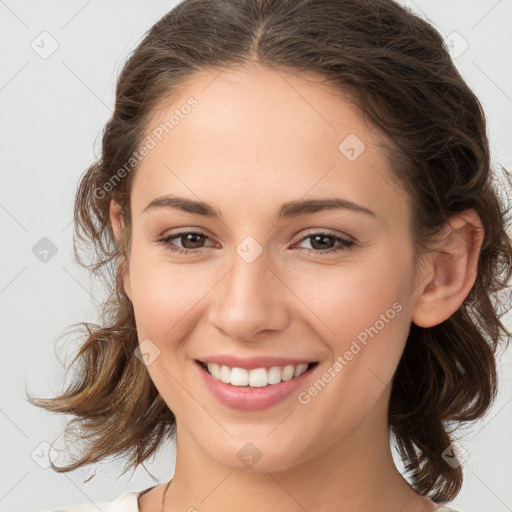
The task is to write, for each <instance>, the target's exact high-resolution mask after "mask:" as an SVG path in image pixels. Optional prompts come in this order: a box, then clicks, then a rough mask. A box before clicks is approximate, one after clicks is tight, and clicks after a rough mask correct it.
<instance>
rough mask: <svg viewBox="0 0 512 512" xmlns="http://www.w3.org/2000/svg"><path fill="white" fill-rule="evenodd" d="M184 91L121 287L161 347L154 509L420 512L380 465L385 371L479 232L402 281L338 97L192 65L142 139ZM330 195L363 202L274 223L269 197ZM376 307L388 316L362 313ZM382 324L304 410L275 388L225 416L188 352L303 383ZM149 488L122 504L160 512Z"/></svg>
mask: <svg viewBox="0 0 512 512" xmlns="http://www.w3.org/2000/svg"><path fill="white" fill-rule="evenodd" d="M191 96H193V97H194V98H196V99H197V101H198V104H197V106H196V107H195V108H194V109H193V110H192V111H191V112H190V113H189V114H188V115H187V116H184V117H183V118H182V119H181V120H180V121H179V124H177V125H176V126H175V127H174V129H173V130H172V131H170V132H169V133H168V134H166V135H165V136H164V137H163V138H162V140H161V141H158V144H157V145H156V147H155V148H154V149H152V150H151V151H150V152H149V154H148V155H147V156H145V158H144V159H143V160H142V162H141V164H140V167H139V168H138V170H137V171H136V172H137V174H136V176H135V179H134V182H133V188H132V196H131V213H132V241H131V246H130V253H129V255H128V260H127V262H126V265H125V266H124V281H123V283H124V288H125V291H126V293H127V295H128V296H129V297H130V300H131V301H132V303H133V306H134V311H135V316H136V321H137V329H138V336H139V340H141V341H142V340H145V339H149V340H151V342H152V343H154V345H155V346H157V347H158V349H159V350H160V354H159V356H158V358H156V359H155V360H154V362H153V363H152V364H150V365H149V366H148V367H147V369H148V372H149V374H150V376H151V378H152V380H153V382H154V383H155V385H156V387H157V388H158V390H159V392H160V394H161V396H162V398H163V399H164V400H165V401H166V403H167V404H168V406H169V408H170V409H171V410H172V411H173V412H174V414H175V415H176V417H177V440H176V449H177V459H176V466H175V473H174V477H173V479H172V483H171V485H170V487H169V489H168V492H167V494H166V500H165V511H166V512H169V511H173V512H174V511H178V510H181V511H186V510H194V509H196V510H198V511H200V512H220V511H222V512H231V511H234V510H236V511H237V512H249V511H253V510H256V509H257V510H262V511H266V512H270V511H274V510H277V509H279V510H280V512H299V511H300V512H303V511H304V510H306V511H308V512H327V511H337V512H348V511H350V512H358V511H361V512H362V511H365V512H373V511H375V512H377V511H379V512H381V511H382V512H388V511H389V512H398V511H401V512H429V511H433V510H435V508H436V505H435V504H434V503H433V502H432V501H430V500H429V499H427V498H425V497H422V496H420V495H419V494H417V493H416V492H415V491H414V490H413V489H412V487H411V486H410V485H409V484H408V483H407V481H406V480H405V479H404V478H403V477H402V475H401V474H400V473H399V471H398V470H397V469H396V467H395V464H394V462H393V459H392V456H391V449H390V446H389V430H388V424H387V411H388V403H389V396H390V391H391V380H392V377H393V374H394V372H395V369H396V366H397V365H398V362H399V359H400V356H401V354H402V351H403V348H404V345H405V342H406V339H407V335H408V332H409V328H410V324H411V322H414V323H416V324H417V325H419V326H422V327H428V326H433V325H437V324H439V323H441V322H442V321H444V320H445V319H446V318H448V317H449V316H450V315H451V314H452V313H453V312H455V311H456V310H457V309H458V307H459V306H460V304H461V303H462V301H463V300H464V298H465V297H466V296H467V294H468V293H469V291H470V289H471V286H472V285H473V283H474V280H475V277H476V265H477V260H478V254H479V250H480V246H481V241H482V236H483V230H482V227H481V222H480V220H479V219H478V216H477V215H476V214H475V213H474V212H471V211H469V212H467V214H465V215H464V216H460V217H456V218H453V219H451V222H450V224H451V228H450V227H449V226H448V227H447V230H446V237H445V238H443V239H442V240H440V242H439V251H433V252H430V253H428V254H426V255H425V256H424V257H423V258H422V261H421V266H420V267H421V268H420V270H419V272H418V274H415V273H414V271H413V266H412V254H413V253H412V250H413V248H412V241H411V238H410V233H409V228H408V219H409V216H410V204H409V199H408V196H407V194H406V193H405V192H404V191H403V190H402V189H401V188H400V187H399V185H398V183H397V182H396V181H395V179H394V177H393V174H392V172H391V169H390V166H389V162H387V160H386V158H385V153H384V150H383V149H382V147H379V146H378V143H379V141H380V140H381V139H380V138H379V137H380V135H379V133H377V132H376V131H375V130H374V129H372V128H371V127H369V126H368V125H366V124H365V123H364V122H363V119H362V118H361V116H360V115H359V114H358V112H357V111H356V110H355V109H354V108H353V106H352V105H351V104H350V102H349V101H348V99H347V100H346V101H343V100H342V99H341V98H340V97H336V96H334V95H332V94H330V93H329V92H328V91H327V90H326V89H325V88H324V87H323V86H321V85H319V84H317V83H314V82H313V81H308V80H306V79H305V78H304V77H303V76H298V75H291V74H288V73H284V72H279V73H278V72H275V71H271V70H267V69H265V70H264V69H261V68H258V67H256V66H254V67H253V68H247V69H239V70H224V71H223V72H222V73H221V74H220V75H219V76H217V77H216V78H215V75H214V74H212V73H206V72H201V73H200V74H197V75H195V76H194V77H193V79H191V80H190V81H189V82H188V84H187V85H186V87H185V88H184V89H183V92H182V94H181V95H179V96H176V97H174V98H173V99H172V102H170V101H169V102H168V104H162V105H161V106H160V108H159V109H158V111H155V113H154V115H153V118H152V119H151V121H150V123H149V125H148V126H149V128H148V134H150V133H151V130H152V129H153V128H154V127H157V126H159V124H160V123H162V122H164V121H165V120H166V119H169V117H170V115H171V114H172V112H173V110H174V109H176V108H177V107H179V106H180V105H183V104H185V103H186V101H187V98H189V97H191ZM351 134H352V135H354V136H356V137H357V139H354V138H352V139H349V141H350V144H352V146H354V141H356V142H357V141H361V142H362V143H363V144H364V150H363V151H361V152H360V153H359V154H358V155H356V158H353V156H354V153H353V152H349V153H348V155H349V156H350V157H351V158H352V159H349V158H347V153H343V148H342V149H341V150H340V149H339V145H340V143H341V142H342V141H344V140H346V138H347V137H348V136H349V135H351ZM350 144H349V146H350ZM356 153H357V151H356ZM164 194H175V195H179V196H182V197H186V198H188V199H193V200H202V201H205V202H207V203H209V204H211V205H212V206H214V207H215V208H216V209H217V210H219V211H220V212H221V214H222V217H221V218H220V219H215V218H213V217H206V216H202V215H198V214H193V213H188V212H184V211H181V210H178V209H176V208H166V207H161V208H153V209H149V210H147V211H144V209H145V207H146V206H147V205H148V204H149V202H151V201H152V200H153V199H155V198H156V197H159V196H162V195H164ZM333 196H336V197H342V198H344V199H346V200H348V201H351V202H353V203H357V204H358V205H362V206H363V207H365V208H367V209H370V210H371V211H372V212H373V215H372V214H368V213H365V212H362V211H355V210H351V209H346V208H343V209H330V210H324V211H318V212H313V213H308V214H306V215H301V216H295V217H290V218H284V219H281V220H279V221H276V219H275V215H276V213H277V211H278V209H279V207H280V206H281V204H282V203H284V202H287V201H292V200H300V199H312V198H315V199H316V198H328V197H329V198H330V197H333ZM111 221H112V226H113V228H114V232H115V234H116V236H117V237H119V236H120V235H121V232H122V229H123V227H124V224H123V219H122V216H121V213H120V209H119V208H118V205H117V204H116V203H115V202H114V201H112V203H111ZM178 231H180V232H195V233H200V234H203V235H205V237H204V243H203V245H202V246H200V247H201V248H199V249H198V248H196V247H197V246H192V248H190V247H191V246H190V245H185V244H186V243H187V240H186V237H185V236H184V235H183V236H181V237H180V236H178V235H177V232H178ZM326 231H328V232H329V233H328V236H330V237H334V238H327V241H329V240H331V242H332V243H331V245H329V247H327V248H325V249H322V247H320V248H318V245H313V241H312V238H311V237H312V236H313V235H315V234H318V233H325V232H326ZM170 234H173V236H175V238H173V240H172V242H168V245H173V246H174V247H179V248H188V249H189V251H190V252H189V253H188V254H177V253H173V252H171V251H170V250H169V249H168V248H167V247H166V246H165V245H163V244H162V243H158V240H161V239H163V238H167V237H168V236H170ZM249 236H250V237H252V238H253V239H254V240H256V241H257V243H258V244H259V247H261V249H262V252H261V254H260V255H259V256H258V257H257V258H256V259H255V260H254V261H252V262H251V263H248V262H247V261H246V260H244V259H243V258H241V257H240V256H239V254H238V253H237V251H236V249H237V247H238V246H239V244H240V243H241V242H242V241H243V240H244V239H246V237H249ZM335 237H341V238H344V239H349V240H353V241H355V245H354V246H352V247H351V248H347V247H342V248H341V250H339V251H338V252H336V253H331V254H330V255H322V254H320V253H321V252H322V251H324V252H325V250H327V249H330V248H332V247H334V248H340V247H341V246H340V243H339V242H338V241H337V240H336V238H335ZM308 250H309V252H308ZM441 250H443V251H444V252H443V253H442V252H441ZM194 251H195V252H194ZM393 304H395V305H397V304H398V305H399V306H400V308H399V311H397V309H398V308H395V309H394V314H393V317H392V319H390V318H389V317H387V320H388V321H386V322H384V321H381V322H380V324H377V323H376V322H377V321H378V320H379V319H382V317H381V316H380V315H382V314H385V313H386V312H389V311H390V309H393ZM386 314H388V315H390V313H386ZM381 324H382V325H383V327H382V328H379V329H378V334H377V335H375V336H374V337H372V338H371V339H370V338H368V343H367V344H366V345H361V344H360V345H361V346H362V349H361V350H360V351H359V352H357V354H356V355H354V356H353V357H351V358H350V360H347V361H346V363H347V364H346V365H345V366H344V367H343V369H342V371H339V372H338V373H337V375H336V377H335V378H333V379H332V380H331V381H330V382H329V383H328V385H326V386H325V388H324V389H322V391H321V392H320V393H318V395H316V396H314V397H310V398H311V399H310V401H309V402H308V403H307V404H305V403H300V402H299V401H298V397H297V395H294V396H293V397H291V398H289V399H285V400H283V401H281V402H279V403H278V404H276V405H274V406H272V407H270V408H268V409H266V410H263V411H252V412H244V411H240V410H236V409H232V408H229V407H227V406H226V405H224V404H222V403H220V402H218V401H217V400H216V399H215V398H214V397H213V396H212V395H211V394H210V392H209V390H208V389H207V388H206V387H205V386H204V384H203V383H202V382H201V381H200V380H199V379H198V378H197V376H198V370H197V366H196V364H195V363H194V360H195V359H201V356H203V355H205V354H212V353H215V354H236V355H241V356H252V355H275V356H286V357H297V358H303V359H306V360H309V361H319V365H318V367H317V368H316V369H315V371H314V372H315V373H314V374H311V376H310V380H311V382H308V385H307V386H305V388H304V389H302V390H301V391H303V392H304V391H307V389H308V388H309V387H310V386H311V385H312V384H313V382H314V381H316V380H317V379H319V378H321V376H322V375H323V374H325V373H326V372H327V371H328V370H329V368H332V367H333V364H334V362H335V361H336V360H337V357H338V356H340V355H342V356H343V355H344V354H346V353H347V351H348V350H349V349H350V347H351V346H352V345H351V344H352V342H353V341H354V340H357V339H358V335H360V334H361V333H362V332H364V331H365V328H368V327H369V326H375V325H381ZM313 375H314V376H313ZM247 442H251V443H252V444H253V445H255V446H256V447H257V449H258V450H259V452H260V453H261V458H260V460H259V461H258V462H257V463H256V464H255V465H254V466H253V467H250V468H248V467H246V466H245V465H244V464H242V462H241V460H240V459H239V458H238V456H237V454H238V452H239V450H240V449H241V447H243V446H244V445H245V444H246V443H247ZM165 485H166V483H165V484H162V485H159V486H157V487H155V488H154V489H152V490H151V491H149V492H147V493H146V494H144V495H143V496H142V497H141V498H140V500H139V508H140V510H141V512H157V511H160V510H161V504H162V497H163V496H162V493H163V490H164V487H165ZM191 507H194V509H192V508H191Z"/></svg>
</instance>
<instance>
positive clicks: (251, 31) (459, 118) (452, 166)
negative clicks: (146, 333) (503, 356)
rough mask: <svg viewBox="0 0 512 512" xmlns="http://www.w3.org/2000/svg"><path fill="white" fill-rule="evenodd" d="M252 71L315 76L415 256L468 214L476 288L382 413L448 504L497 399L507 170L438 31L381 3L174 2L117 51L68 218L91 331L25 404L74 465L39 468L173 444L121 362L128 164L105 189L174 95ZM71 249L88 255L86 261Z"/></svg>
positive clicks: (421, 484) (418, 482)
mask: <svg viewBox="0 0 512 512" xmlns="http://www.w3.org/2000/svg"><path fill="white" fill-rule="evenodd" d="M255 63H256V64H259V65H261V66H265V67H267V68H272V69H276V70H285V71H289V72H293V73H298V74H303V75H304V76H306V75H311V76H316V77H318V78H319V79H320V80H321V83H323V84H326V85H328V86H330V87H331V88H332V90H333V91H335V92H336V91H337V92H339V93H341V94H342V95H344V96H345V97H347V96H348V97H349V98H350V99H351V100H352V101H353V102H354V104H355V106H356V107H357V108H358V109H359V111H360V112H361V114H362V115H363V116H364V118H365V119H366V120H367V121H368V122H370V123H373V125H374V126H376V127H377V128H378V129H379V130H380V132H381V133H382V134H384V136H386V137H387V139H386V140H387V141H388V142H389V143H388V144H387V145H386V156H387V158H388V159H389V162H390V167H391V168H392V169H393V171H394V173H395V175H396V178H397V181H398V182H400V183H402V184H403V186H404V187H405V190H406V191H407V193H408V194H410V196H411V198H412V204H413V212H412V216H411V221H410V222H411V232H412V236H413V242H414V248H415V254H418V255H419V254H421V252H422V251H424V250H428V248H429V246H430V243H431V242H432V240H434V239H435V237H436V235H438V234H439V233H440V232H441V230H442V228H443V227H444V226H445V223H446V222H447V220H448V219H449V218H450V217H451V216H453V215H456V214H460V213H462V212H464V211H465V210H467V209H474V210H475V211H476V212H477V213H478V215H479V216H480V219H481V221H482V223H483V226H484V229H485V237H484V240H483V245H482V248H481V251H480V256H479V261H478V274H477V277H476V281H475V283H474V286H473V287H472V289H471V291H470V293H469V295H468V296H467V297H466V299H465V300H464V302H463V303H462V305H461V306H460V308H459V309H458V311H456V312H455V313H454V314H453V315H452V316H451V317H450V318H448V319H447V320H446V321H444V322H442V323H441V324H439V325H436V326H435V327H431V328H420V327H418V326H416V325H414V324H413V325H411V330H410V334H409V337H408V340H407V343H406V347H405V350H404V352H403V355H402V357H401V360H400V362H399V365H398V368H397V370H396V373H395V376H394V380H393V386H392V393H391V399H390V405H389V426H390V429H391V433H392V434H393V438H394V440H395V443H396V446H397V449H398V451H399V454H400V456H401V458H402V460H403V462H404V467H405V468H406V471H407V472H408V474H409V475H410V479H411V484H412V486H413V488H414V489H415V490H416V491H417V492H418V493H420V494H422V495H425V496H428V497H430V498H431V499H432V500H434V501H449V500H452V499H453V498H454V497H455V496H456V495H457V493H458V492H459V491H460V488H461V485H462V469H461V467H455V468H453V467H451V465H449V464H447V463H446V462H445V460H444V459H443V457H442V452H443V451H444V450H445V449H446V448H447V447H448V446H449V445H450V443H451V442H452V440H453V438H454V432H455V429H456V427H458V426H461V425H462V424H464V423H465V422H472V421H474V420H477V419H479V418H481V417H482V416H483V415H484V414H485V413H486V411H487V410H488V408H489V407H490V405H491V404H492V403H493V401H494V400H495V397H496V391H497V370H496V358H497V354H498V348H499V347H500V346H501V345H500V344H501V342H502V341H504V340H505V339H506V337H507V336H508V335H509V333H508V332H507V330H506V328H505V327H504V325H503V324H502V323H501V322H500V318H501V316H502V315H503V314H504V313H505V312H506V311H507V310H508V308H509V305H508V303H507V301H503V300H502V299H503V297H502V295H503V294H504V293H506V295H505V297H507V298H510V291H508V292H507V285H508V283H509V282H510V277H511V273H512V244H511V239H510V235H509V234H508V233H507V226H508V224H509V217H508V213H509V210H510V207H509V206H508V205H505V201H504V198H503V197H500V195H499V190H500V189H499V186H498V180H497V178H496V176H495V175H494V173H493V171H494V169H496V170H498V169H499V170H502V171H503V170H505V169H504V168H503V167H502V166H496V167H494V166H493V165H492V164H491V161H490V152H489V143H488V139H487V134H486V120H485V116H484V112H483V110H482V107H481V104H480V102H479V100H478V99H477V97H476V96H475V95H474V94H473V92H472V91H471V89H470V88H469V87H468V85H467V84H466V83H465V82H464V80H463V79H462V77H461V76H460V74H459V73H458V71H457V69H456V67H455V66H454V63H453V62H452V60H451V58H450V55H449V53H448V51H447V48H446V47H445V45H444V43H443V38H442V36H441V35H440V34H439V33H438V32H437V31H436V29H434V28H433V27H432V26H431V25H430V24H429V23H427V22H426V21H424V20H423V19H421V18H420V17H418V16H416V15H415V14H413V13H412V12H411V11H409V10H407V9H406V8H404V7H402V6H400V5H399V4H398V3H396V2H394V1H393V0H343V1H341V0H184V1H182V2H181V3H179V4H178V5H177V6H176V7H174V8H173V9H172V10H171V11H170V12H169V13H167V14H166V15H165V16H164V17H162V18H161V19H160V20H159V21H158V22H157V23H156V24H155V25H154V26H152V27H151V29H150V30H149V31H148V32H147V33H146V35H145V36H144V38H143V40H142V42H141V43H140V44H139V46H138V47H137V48H136V49H135V50H134V51H133V53H132V54H131V55H130V56H129V58H128V60H127V62H126V63H125V65H124V68H123V70H122V72H121V74H120V76H119V79H118V82H117V89H116V99H115V111H114V113H113V115H112V117H111V118H110V120H109V121H108V122H107V124H106V126H105V128H104V132H103V138H102V151H101V156H100V158H99V159H98V161H96V162H95V163H93V164H92V165H91V166H90V167H89V168H88V169H87V170H86V171H85V173H84V174H83V175H82V176H81V178H80V182H79V185H78V188H77V192H76V202H75V209H74V218H75V232H74V251H75V257H76V259H77V261H78V262H79V263H80V264H81V265H83V266H85V267H86V268H88V269H89V270H90V271H91V273H92V274H93V275H100V276H101V277H102V279H103V281H104V282H105V283H106V284H107V286H108V287H109V288H108V293H109V295H108V298H107V300H105V301H104V302H103V303H102V306H101V322H100V324H93V323H88V322H81V323H79V324H75V326H76V325H78V326H79V328H80V330H81V331H82V339H81V344H80V345H79V351H78V353H77V355H76V356H75V358H74V359H73V361H72V363H71V365H73V364H74V363H75V362H78V363H79V366H78V368H77V369H76V370H75V372H74V374H73V380H72V382H71V383H70V385H69V387H68V388H67V390H66V391H65V392H64V393H63V394H61V395H60V396H57V397H55V398H51V399H32V398H29V401H30V403H32V404H33V405H36V406H38V407H43V408H45V409H47V410H49V411H53V412H58V413H67V414H71V415H73V416H75V417H76V418H74V419H73V420H71V421H69V422H68V423H67V425H66V429H65V434H66V436H68V435H69V434H70V433H71V432H76V435H77V437H78V438H80V439H82V440H83V441H84V442H85V446H84V447H83V449H82V453H81V456H80V458H78V460H75V462H73V463H72V464H69V465H67V466H56V465H54V464H53V462H51V466H52V468H53V469H54V470H55V471H58V472H66V471H72V470H74V469H76V468H79V467H81V466H83V465H87V464H92V463H97V462H99V461H101V460H102V459H104V458H105V457H108V456H113V455H122V456H126V457H129V460H128V463H127V466H125V468H130V467H136V466H137V465H139V464H141V463H143V462H144V461H145V460H146V459H148V458H149V457H150V456H151V455H152V454H153V453H155V452H156V451H157V449H158V448H159V447H160V446H161V444H162V443H163V442H164V440H165V439H166V438H167V437H168V438H172V437H173V436H174V434H175V432H176V421H175V416H174V414H173V412H172V411H171V410H170V409H169V407H168V406H167V404H166V403H165V402H164V400H163V399H162V398H161V396H160V395H159V393H158V391H157V389H156V387H155V385H154V383H153V382H152V380H151V379H150V377H149V374H148V372H147V368H146V367H145V366H144V364H141V362H140V360H139V359H138V358H137V357H135V355H134V351H136V349H137V347H138V343H139V342H138V339H137V332H136V326H135V318H134V311H133V307H132V304H131V302H130V300H129V299H128V297H127V295H126V294H125V292H124V290H123V286H122V281H121V263H122V262H123V261H125V258H126V254H127V251H129V249H130V186H131V183H132V181H133V176H134V174H135V172H136V169H137V166H136V164H135V165H133V169H132V170H131V172H126V173H125V174H126V176H124V177H123V179H117V182H115V183H114V182H113V181H112V180H115V179H116V176H117V178H119V176H120V174H119V170H120V169H122V168H123V167H124V169H125V170H126V169H127V168H126V164H127V162H132V163H133V161H132V160H130V159H131V158H133V155H135V154H137V153H136V152H137V149H138V148H139V146H140V144H141V142H142V139H143V136H144V135H145V133H146V132H145V130H146V129H147V125H148V120H149V118H150V116H151V114H152V113H153V112H154V109H155V108H156V107H157V106H158V105H159V104H160V103H161V102H162V101H164V100H165V101H166V102H168V101H169V99H172V98H173V96H174V95H176V94H178V93H180V92H181V91H182V90H183V89H185V90H186V83H187V80H188V79H193V77H194V74H195V73H196V72H198V71H200V70H210V71H211V70H215V71H222V69H226V68H230V67H239V66H243V65H244V64H255ZM505 172H506V171H505ZM116 173H117V174H116ZM113 183H114V185H113ZM109 184H110V185H109ZM111 199H115V200H116V201H117V202H118V203H119V204H120V205H121V206H122V211H123V216H124V220H125V231H124V233H123V237H122V239H121V240H120V241H117V240H116V239H115V237H114V235H113V231H112V226H111V225H110V218H109V206H110V201H111ZM83 249H85V251H86V254H87V255H88V256H90V255H91V254H92V255H93V256H92V259H91V260H90V261H88V262H85V261H84V260H83V259H82V257H81V256H80V251H81V250H83ZM504 346H506V344H505V343H504ZM71 365H70V366H71ZM126 470H127V469H125V471H126ZM123 473H124V472H123Z"/></svg>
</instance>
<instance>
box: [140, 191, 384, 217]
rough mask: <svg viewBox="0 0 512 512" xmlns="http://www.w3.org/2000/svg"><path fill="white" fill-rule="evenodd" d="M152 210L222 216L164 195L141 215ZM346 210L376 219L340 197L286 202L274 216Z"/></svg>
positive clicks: (207, 207)
mask: <svg viewBox="0 0 512 512" xmlns="http://www.w3.org/2000/svg"><path fill="white" fill-rule="evenodd" d="M154 208H177V209H179V210H182V211H185V212H188V213H192V214H195V215H203V216H206V217H214V218H217V219H220V218H221V217H222V214H221V212H220V211H219V210H217V209H216V208H214V207H213V206H212V205H211V204H208V203H206V202H204V201H197V200H195V199H189V198H186V197H179V196H175V195H172V194H170V195H165V196H160V197H157V198H155V199H153V200H152V201H151V202H150V203H149V204H148V205H147V206H146V207H145V208H144V210H142V213H144V212H146V211H148V210H151V209H154ZM334 209H346V210H351V211H354V212H358V213H365V214H367V215H371V216H373V217H376V216H377V215H376V214H375V212H373V211H372V210H370V209H369V208H366V207H365V206H362V205H360V204H357V203H353V202H352V201H348V200H347V199H342V198H340V197H333V198H325V199H301V200H294V201H288V202H286V203H283V204H282V205H281V207H280V208H279V211H278V212H277V214H276V219H277V220H281V219H285V218H292V217H299V216H301V215H308V214H311V213H317V212H320V211H324V210H334Z"/></svg>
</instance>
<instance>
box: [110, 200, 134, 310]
mask: <svg viewBox="0 0 512 512" xmlns="http://www.w3.org/2000/svg"><path fill="white" fill-rule="evenodd" d="M110 225H111V226H112V232H113V233H114V237H115V238H116V240H118V241H119V240H121V237H122V235H123V231H124V228H125V223H124V217H123V211H122V208H121V205H120V204H119V203H117V202H116V201H115V200H114V199H112V200H111V201H110ZM125 250H127V249H126V248H125ZM119 265H120V269H119V272H120V276H121V280H122V283H123V289H124V292H125V293H126V295H127V296H128V298H129V299H130V300H132V290H131V285H130V265H129V262H128V261H127V258H126V256H125V255H123V256H122V258H121V261H120V263H119Z"/></svg>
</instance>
